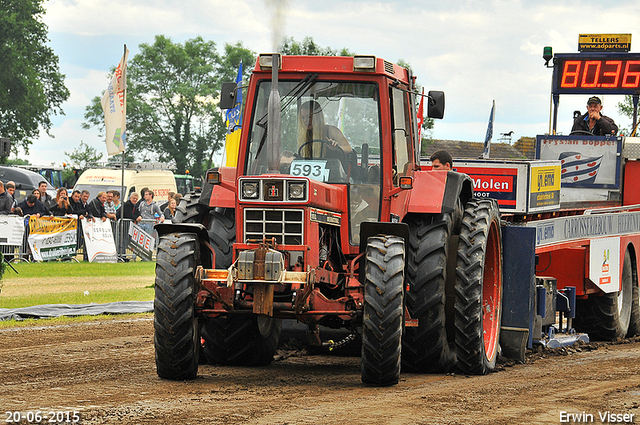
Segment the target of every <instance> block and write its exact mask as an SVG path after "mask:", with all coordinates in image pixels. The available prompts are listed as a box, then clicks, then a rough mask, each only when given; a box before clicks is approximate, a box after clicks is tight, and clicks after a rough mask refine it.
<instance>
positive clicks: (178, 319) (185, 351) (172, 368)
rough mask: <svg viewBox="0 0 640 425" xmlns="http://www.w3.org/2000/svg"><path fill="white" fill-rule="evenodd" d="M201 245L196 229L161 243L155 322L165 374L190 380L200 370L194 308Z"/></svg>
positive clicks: (160, 368)
mask: <svg viewBox="0 0 640 425" xmlns="http://www.w3.org/2000/svg"><path fill="white" fill-rule="evenodd" d="M198 246H199V244H198V237H197V236H196V235H195V234H192V233H171V234H167V235H164V236H161V237H160V243H159V244H158V254H157V257H156V281H155V301H154V303H153V305H154V320H153V325H154V331H155V335H154V345H155V352H156V369H157V373H158V376H159V377H161V378H165V379H173V380H186V379H195V377H196V375H197V374H198V355H199V350H200V332H199V325H198V318H197V317H196V315H195V308H194V305H195V298H196V294H197V292H198V289H197V284H196V280H195V270H196V265H197V264H198Z"/></svg>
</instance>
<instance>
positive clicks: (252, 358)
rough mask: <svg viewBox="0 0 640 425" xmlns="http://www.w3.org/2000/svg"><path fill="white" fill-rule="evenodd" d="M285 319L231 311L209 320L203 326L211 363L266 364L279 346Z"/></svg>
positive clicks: (205, 349) (236, 364) (206, 353)
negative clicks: (231, 312)
mask: <svg viewBox="0 0 640 425" xmlns="http://www.w3.org/2000/svg"><path fill="white" fill-rule="evenodd" d="M281 330H282V319H274V318H272V317H264V318H263V317H260V318H259V317H258V316H256V315H253V314H230V315H228V316H224V317H216V318H214V319H211V320H209V322H207V323H206V324H205V325H204V326H203V328H202V335H203V337H204V341H205V342H204V353H205V355H206V356H207V359H208V360H209V362H210V363H212V364H223V365H228V366H265V365H268V364H269V363H271V360H273V355H274V354H275V352H276V349H277V348H278V341H279V339H280V331H281Z"/></svg>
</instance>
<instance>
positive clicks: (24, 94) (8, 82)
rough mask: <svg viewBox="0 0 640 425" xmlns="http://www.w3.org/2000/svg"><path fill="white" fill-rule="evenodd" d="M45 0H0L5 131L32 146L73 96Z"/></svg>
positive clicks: (1, 132)
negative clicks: (44, 19)
mask: <svg viewBox="0 0 640 425" xmlns="http://www.w3.org/2000/svg"><path fill="white" fill-rule="evenodd" d="M42 2H43V0H0V58H2V72H0V136H2V137H8V138H10V139H11V140H12V142H13V143H12V150H13V151H14V152H15V153H17V152H18V147H22V148H23V149H24V150H25V152H29V145H31V143H32V141H31V139H33V138H35V137H37V136H38V133H39V129H40V128H43V129H45V130H46V131H47V133H48V130H49V129H50V128H51V126H52V123H51V119H50V115H51V114H64V112H63V111H62V108H61V107H60V105H61V104H62V103H63V102H64V101H66V100H67V99H68V98H69V90H67V88H66V87H65V86H64V75H63V74H61V73H60V71H59V68H58V57H57V56H56V55H55V54H54V53H53V50H52V49H51V48H50V47H48V46H47V45H46V43H47V42H48V41H49V39H48V37H47V30H48V28H47V26H46V25H45V24H44V23H43V22H42V15H44V13H45V10H44V8H43V7H42V4H41V3H42Z"/></svg>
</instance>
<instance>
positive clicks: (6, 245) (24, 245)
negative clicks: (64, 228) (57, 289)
mask: <svg viewBox="0 0 640 425" xmlns="http://www.w3.org/2000/svg"><path fill="white" fill-rule="evenodd" d="M2 217H8V218H9V217H10V219H9V220H12V221H14V222H17V216H14V215H9V216H0V220H1V219H2ZM132 222H133V220H130V219H118V220H117V221H112V222H111V229H112V231H113V237H114V242H115V246H116V252H117V255H118V261H127V262H128V261H142V260H143V259H142V258H141V257H139V256H137V255H136V254H135V253H134V252H133V251H132V250H131V248H130V247H129V241H130V239H131V236H130V235H129V233H130V228H131V225H132ZM4 224H6V223H4ZM137 224H138V226H140V227H141V228H143V229H144V230H145V231H147V230H148V231H149V232H148V233H149V234H151V235H152V236H153V237H154V239H155V245H154V246H153V249H152V250H153V257H152V260H155V255H156V246H157V243H158V242H157V241H158V234H157V232H156V231H155V229H154V228H153V225H154V224H155V220H141V221H140V222H138V223H137ZM22 226H24V232H23V236H22V238H16V237H13V238H12V237H2V235H0V252H1V253H2V254H3V255H4V257H5V259H6V260H7V261H9V262H11V263H14V262H20V261H25V262H31V261H34V259H33V255H32V253H31V249H30V248H29V218H28V217H24V219H23V221H22ZM81 227H82V225H81V224H80V223H78V234H77V245H76V252H75V255H74V256H70V257H68V258H66V257H65V258H62V259H61V260H62V261H82V260H85V261H86V260H87V255H86V247H85V244H84V239H83V235H82V230H81ZM17 239H21V240H17ZM18 242H19V243H18Z"/></svg>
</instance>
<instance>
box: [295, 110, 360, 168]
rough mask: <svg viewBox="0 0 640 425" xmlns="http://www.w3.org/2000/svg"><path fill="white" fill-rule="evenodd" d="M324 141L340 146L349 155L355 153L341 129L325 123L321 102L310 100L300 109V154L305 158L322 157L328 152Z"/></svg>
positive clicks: (330, 144)
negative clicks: (324, 146)
mask: <svg viewBox="0 0 640 425" xmlns="http://www.w3.org/2000/svg"><path fill="white" fill-rule="evenodd" d="M316 141H317V142H316ZM323 142H326V143H328V145H329V146H333V147H339V148H340V149H342V151H344V153H345V154H347V156H349V155H351V152H353V153H355V151H354V150H353V149H351V145H350V144H349V142H348V141H347V138H346V137H344V134H342V132H341V131H340V129H338V127H334V126H332V125H327V124H326V123H325V120H324V113H323V112H322V107H321V106H320V104H319V103H318V102H316V101H315V100H310V101H308V102H305V103H303V104H302V106H300V109H299V110H298V148H302V150H301V152H300V154H301V155H302V156H303V157H305V158H322V155H323V154H325V153H326V152H325V150H326V149H324V148H323V146H322V145H323V144H324V143H323ZM305 144H306V145H305ZM303 146H304V147H303Z"/></svg>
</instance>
